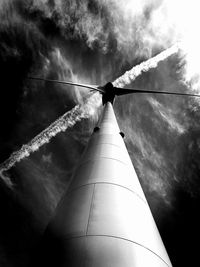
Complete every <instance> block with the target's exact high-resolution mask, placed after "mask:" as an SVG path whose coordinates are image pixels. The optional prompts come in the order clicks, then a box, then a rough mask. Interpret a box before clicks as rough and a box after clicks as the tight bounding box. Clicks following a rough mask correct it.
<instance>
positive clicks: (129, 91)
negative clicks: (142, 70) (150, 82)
mask: <svg viewBox="0 0 200 267" xmlns="http://www.w3.org/2000/svg"><path fill="white" fill-rule="evenodd" d="M115 89H116V95H126V94H135V93H141V94H146V93H147V94H162V95H179V96H193V97H200V94H199V95H197V94H187V93H178V92H167V91H155V90H138V89H131V88H130V89H126V88H125V89H123V88H119V87H115Z"/></svg>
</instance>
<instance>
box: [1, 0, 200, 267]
mask: <svg viewBox="0 0 200 267" xmlns="http://www.w3.org/2000/svg"><path fill="white" fill-rule="evenodd" d="M198 8H199V4H198V1H195V0H191V1H189V3H188V1H180V0H175V1H172V0H140V1H139V0H126V1H125V0H124V1H123V0H101V1H100V0H93V1H91V0H79V1H78V0H73V1H72V0H71V1H70V0H69V1H64V0H26V1H25V0H12V1H11V0H1V1H0V73H1V89H0V90H1V97H0V123H1V127H0V128H1V131H0V162H4V161H5V160H6V159H8V158H9V157H10V155H11V154H12V153H13V152H14V151H18V150H19V149H21V147H22V146H23V145H25V144H27V143H29V142H30V141H31V140H32V139H33V138H34V137H35V136H37V135H38V134H40V133H41V132H42V131H43V130H44V129H46V128H47V127H49V125H51V124H52V123H53V122H54V121H55V120H57V119H58V118H60V117H62V116H63V114H66V113H67V112H68V113H67V114H68V115H69V114H71V110H74V108H75V107H76V106H77V105H79V106H81V107H83V109H82V111H83V113H78V114H79V115H80V117H79V119H76V116H77V114H75V116H72V117H70V118H69V116H68V115H67V116H68V117H67V118H68V122H69V123H68V124H67V125H65V127H64V128H63V131H61V132H60V133H58V134H56V135H55V136H54V137H53V138H51V139H50V140H48V142H46V143H45V144H43V146H41V147H40V148H36V149H35V152H34V153H30V155H28V156H27V157H25V158H24V159H22V160H20V161H19V162H17V163H16V164H15V165H14V166H13V167H11V168H10V169H9V170H7V172H6V173H5V174H4V175H1V177H0V198H1V200H0V206H1V209H0V210H1V215H0V216H1V220H0V265H1V266H5V267H7V266H9V267H17V266H27V264H28V261H29V258H30V254H31V252H32V251H33V250H34V248H35V247H36V246H37V244H38V242H39V240H40V238H41V236H42V233H43V232H44V229H45V228H46V226H47V224H48V222H49V221H50V219H51V217H52V215H53V212H54V210H55V208H56V206H57V204H58V202H59V200H60V198H61V196H62V195H63V193H64V192H65V191H66V190H67V188H68V185H69V183H70V181H71V178H72V175H73V172H74V169H75V167H76V164H77V163H78V161H79V159H80V156H81V154H82V152H83V150H84V148H85V146H86V145H87V142H88V140H89V137H90V134H91V133H92V130H93V128H94V126H95V124H96V123H97V121H98V118H99V116H100V113H101V110H102V108H101V105H100V104H101V96H100V95H99V94H98V93H97V94H94V95H92V96H91V95H90V92H89V91H88V90H87V89H82V88H77V87H74V86H64V85H58V84H52V83H48V82H44V81H40V82H39V81H33V80H29V79H27V77H28V76H37V77H43V78H47V79H60V80H66V81H67V80H70V81H74V82H81V83H89V84H98V85H102V84H105V83H106V82H108V81H111V82H112V81H115V80H116V79H117V78H118V77H120V76H121V75H123V74H124V73H125V72H126V71H128V70H130V69H131V68H132V67H134V66H137V65H138V64H140V63H142V62H143V61H146V60H148V59H150V58H151V57H154V56H156V55H157V54H159V53H160V52H162V51H164V50H165V49H167V48H169V47H171V46H172V45H174V44H176V43H177V42H178V43H179V44H180V49H179V51H178V53H175V54H172V55H171V56H169V57H168V58H167V59H166V60H163V61H161V62H160V63H158V65H157V66H156V67H155V68H152V69H150V70H148V71H144V72H143V73H141V75H139V76H138V77H137V78H135V79H132V80H131V81H129V82H128V83H125V84H124V85H125V87H127V88H131V87H134V88H137V89H146V90H159V91H169V92H175V91H176V92H184V93H197V94H198V93H199V91H200V89H199V62H200V52H199V43H200V38H199V37H198V32H199V29H198V25H199V23H200V21H199V20H200V17H199V14H198ZM88 101H89V103H88ZM199 101H200V99H198V98H191V97H174V96H173V97H172V96H163V95H157V96H156V95H150V94H148V95H139V94H138V95H136V94H135V95H132V96H122V97H119V98H117V99H116V101H115V105H114V109H115V113H116V117H117V119H118V123H119V126H120V129H121V130H122V131H123V132H124V133H125V143H126V145H127V149H128V152H129V154H130V157H131V160H132V162H133V165H134V167H135V169H136V172H137V174H138V178H139V180H140V182H141V185H142V187H143V190H144V192H145V195H146V198H147V200H148V202H149V205H150V207H151V210H152V213H153V216H154V219H155V221H156V223H157V226H158V229H159V231H160V234H161V236H162V239H163V242H164V244H165V246H166V249H167V251H168V254H169V257H170V259H171V261H172V264H173V266H175V267H176V266H193V265H195V262H196V261H197V260H198V246H197V245H196V243H197V242H198V241H199V238H200V229H199V225H200V220H199V218H198V217H199V216H198V209H199V207H200V181H199V176H200V168H199V164H200V152H199V147H200V138H199V136H200V126H199V117H200V115H199V111H200V102H199ZM70 120H71V121H70Z"/></svg>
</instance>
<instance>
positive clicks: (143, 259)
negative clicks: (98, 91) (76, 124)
mask: <svg viewBox="0 0 200 267" xmlns="http://www.w3.org/2000/svg"><path fill="white" fill-rule="evenodd" d="M95 129H96V130H95V131H94V133H93V135H92V137H91V139H90V141H89V144H88V146H87V148H86V150H85V152H84V154H83V156H82V159H81V162H80V164H79V166H78V168H77V170H76V173H75V176H74V178H73V181H72V183H71V185H70V187H69V190H68V192H67V193H66V194H65V196H64V197H63V199H62V201H61V202H60V204H59V205H58V208H57V210H56V214H55V217H54V219H53V220H52V222H51V223H50V225H49V227H48V230H47V232H48V231H49V230H50V232H51V233H52V232H53V233H54V235H55V236H56V238H58V239H59V240H60V244H62V256H61V257H60V259H59V260H58V262H57V263H56V266H69V267H72V266H73V267H108V266H109V267H149V266H153V267H164V266H165V267H166V266H172V265H171V263H170V260H169V257H168V255H167V252H166V250H165V247H164V245H163V242H162V240H161V238H160V235H159V232H158V230H157V227H156V225H155V222H154V219H153V217H152V214H151V211H150V209H149V206H148V204H147V201H146V198H145V196H144V193H143V191H142V188H141V186H140V183H139V181H138V178H137V175H136V172H135V170H134V168H133V165H132V162H131V160H130V157H129V155H128V152H127V149H126V146H125V144H124V141H123V138H122V137H121V135H120V134H119V132H120V130H119V127H118V124H117V121H116V118H115V114H114V111H113V107H112V104H111V103H110V102H108V103H106V105H105V108H104V112H103V116H102V119H101V122H100V124H99V128H95ZM59 262H60V263H59ZM59 264H60V265H59Z"/></svg>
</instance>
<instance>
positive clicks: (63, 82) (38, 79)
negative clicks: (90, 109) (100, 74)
mask: <svg viewBox="0 0 200 267" xmlns="http://www.w3.org/2000/svg"><path fill="white" fill-rule="evenodd" d="M28 79H30V80H36V81H45V82H52V83H60V84H65V85H75V86H79V87H84V88H88V89H92V90H96V91H99V92H101V93H104V91H103V90H101V89H100V88H98V86H97V85H89V84H82V83H74V82H71V81H70V82H66V81H60V80H51V79H45V78H40V77H31V76H29V77H28Z"/></svg>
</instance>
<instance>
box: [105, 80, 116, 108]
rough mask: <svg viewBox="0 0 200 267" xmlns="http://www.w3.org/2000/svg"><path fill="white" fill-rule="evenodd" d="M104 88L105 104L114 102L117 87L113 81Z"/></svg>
mask: <svg viewBox="0 0 200 267" xmlns="http://www.w3.org/2000/svg"><path fill="white" fill-rule="evenodd" d="M103 89H104V91H105V93H104V94H103V96H102V101H103V105H105V104H106V103H107V102H110V103H112V104H113V101H114V98H115V87H114V86H113V84H112V83H111V82H108V83H107V84H106V85H104V86H103Z"/></svg>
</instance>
